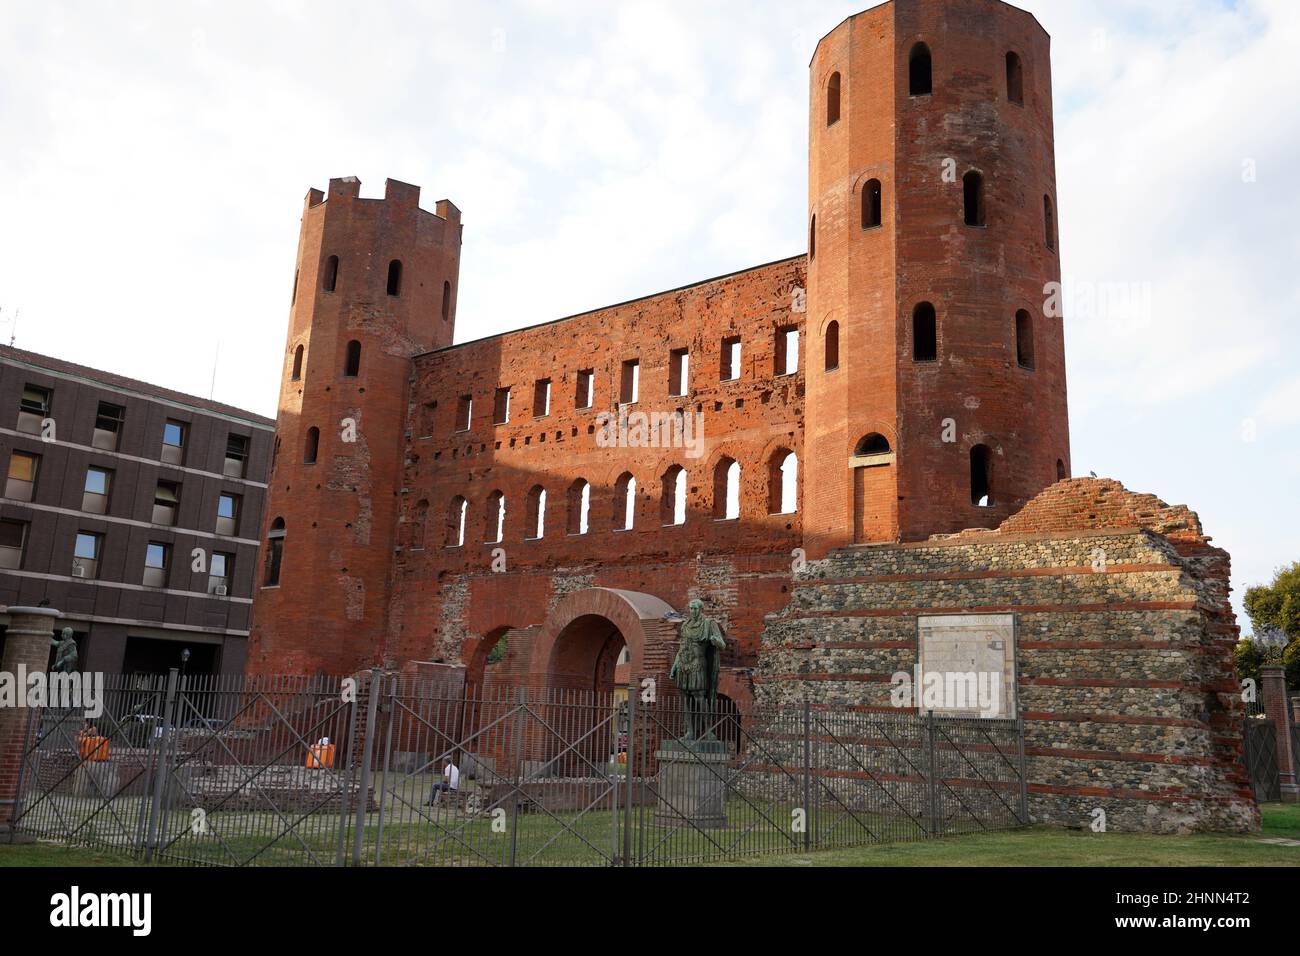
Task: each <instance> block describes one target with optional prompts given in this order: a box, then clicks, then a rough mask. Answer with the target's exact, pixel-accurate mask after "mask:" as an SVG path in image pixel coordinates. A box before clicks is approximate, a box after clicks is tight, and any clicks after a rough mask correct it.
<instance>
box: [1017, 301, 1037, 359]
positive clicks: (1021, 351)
mask: <svg viewBox="0 0 1300 956" xmlns="http://www.w3.org/2000/svg"><path fill="white" fill-rule="evenodd" d="M1016 363H1017V364H1018V365H1019V366H1020V367H1021V368H1028V369H1032V368H1033V367H1034V320H1033V318H1032V317H1031V316H1030V314H1029V313H1028V312H1026V311H1025V310H1024V309H1021V310H1020V311H1019V312H1017V313H1016Z"/></svg>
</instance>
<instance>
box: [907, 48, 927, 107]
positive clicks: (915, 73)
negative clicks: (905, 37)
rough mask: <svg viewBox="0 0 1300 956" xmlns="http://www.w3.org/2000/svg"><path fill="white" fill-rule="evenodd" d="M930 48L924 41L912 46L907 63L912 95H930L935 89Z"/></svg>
mask: <svg viewBox="0 0 1300 956" xmlns="http://www.w3.org/2000/svg"><path fill="white" fill-rule="evenodd" d="M932 74H933V67H932V65H931V62H930V48H929V47H928V46H926V45H925V44H924V43H918V44H917V45H916V46H914V47H912V55H911V56H910V57H909V58H908V63H907V92H908V93H909V94H910V95H912V96H929V95H930V94H931V93H932V92H933V91H934V80H933V76H932Z"/></svg>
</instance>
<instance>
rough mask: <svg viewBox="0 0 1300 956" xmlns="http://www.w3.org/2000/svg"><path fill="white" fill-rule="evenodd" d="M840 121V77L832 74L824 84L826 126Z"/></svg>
mask: <svg viewBox="0 0 1300 956" xmlns="http://www.w3.org/2000/svg"><path fill="white" fill-rule="evenodd" d="M839 121H840V75H839V74H838V73H832V74H831V79H830V82H829V83H827V84H826V125H827V126H830V125H832V124H834V123H838V122H839Z"/></svg>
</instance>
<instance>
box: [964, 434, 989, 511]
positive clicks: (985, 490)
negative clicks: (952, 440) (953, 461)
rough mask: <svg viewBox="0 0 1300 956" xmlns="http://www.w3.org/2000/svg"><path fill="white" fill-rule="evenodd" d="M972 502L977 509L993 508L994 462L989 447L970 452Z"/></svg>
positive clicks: (983, 446)
mask: <svg viewBox="0 0 1300 956" xmlns="http://www.w3.org/2000/svg"><path fill="white" fill-rule="evenodd" d="M970 501H971V504H973V505H975V507H977V508H991V507H993V460H992V456H991V454H990V453H989V447H988V445H976V446H975V447H974V448H972V449H971V450H970Z"/></svg>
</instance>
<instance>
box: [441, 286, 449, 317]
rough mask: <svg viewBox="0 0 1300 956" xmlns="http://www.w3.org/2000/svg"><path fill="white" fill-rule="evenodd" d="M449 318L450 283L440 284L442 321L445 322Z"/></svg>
mask: <svg viewBox="0 0 1300 956" xmlns="http://www.w3.org/2000/svg"><path fill="white" fill-rule="evenodd" d="M450 318H451V283H450V282H444V283H443V284H442V321H444V322H446V321H447V320H448V319H450Z"/></svg>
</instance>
